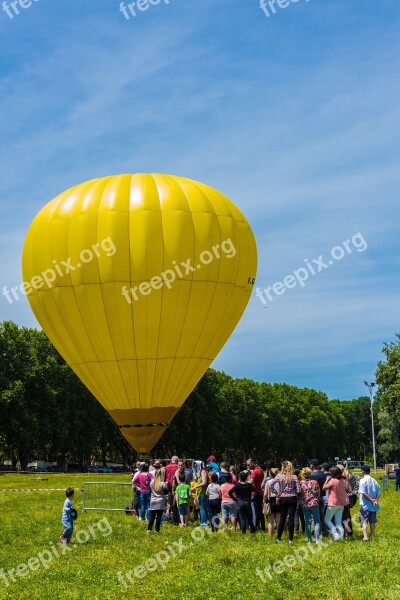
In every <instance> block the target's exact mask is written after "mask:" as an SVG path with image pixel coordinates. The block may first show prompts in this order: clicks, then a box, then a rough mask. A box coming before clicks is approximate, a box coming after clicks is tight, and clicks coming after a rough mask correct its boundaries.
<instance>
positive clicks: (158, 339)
mask: <svg viewBox="0 0 400 600" xmlns="http://www.w3.org/2000/svg"><path fill="white" fill-rule="evenodd" d="M151 178H152V181H153V185H154V187H155V189H156V191H157V200H158V206H159V214H160V221H161V229H163V222H162V208H161V196H160V190H159V188H158V185H157V180H156V176H155V174H151ZM146 259H147V252H146ZM164 261H165V245H164V239H163V244H162V264H163V268H164ZM162 309H163V294H162V293H161V298H160V327H159V329H158V338H157V347H156V353H155V357H154V358H155V367H154V371H153V381H152V389H151V396H152V398H153V394H154V387H155V378H156V373H157V367H158V348H159V345H160V335H161V316H162ZM146 355H147V352H146ZM158 404H160V402H158ZM157 410H158V413H157V419H156V420H157V423H158V422H160V421H161V420H162V418H161V415H160V410H159V407H157Z"/></svg>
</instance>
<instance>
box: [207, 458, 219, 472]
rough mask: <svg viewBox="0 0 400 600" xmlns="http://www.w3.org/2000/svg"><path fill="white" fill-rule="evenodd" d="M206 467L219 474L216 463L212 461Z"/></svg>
mask: <svg viewBox="0 0 400 600" xmlns="http://www.w3.org/2000/svg"><path fill="white" fill-rule="evenodd" d="M207 467H210V468H211V469H212V470H213V471H214V473H219V466H218V465H217V463H216V462H214V461H212V462H210V463H208V465H207Z"/></svg>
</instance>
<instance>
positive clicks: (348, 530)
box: [342, 506, 353, 538]
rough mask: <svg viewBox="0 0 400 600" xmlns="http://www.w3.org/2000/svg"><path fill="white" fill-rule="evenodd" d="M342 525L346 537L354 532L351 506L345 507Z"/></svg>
mask: <svg viewBox="0 0 400 600" xmlns="http://www.w3.org/2000/svg"><path fill="white" fill-rule="evenodd" d="M342 525H343V528H344V536H345V537H346V538H347V537H349V536H350V535H352V534H353V524H352V522H351V514H350V506H345V507H344V509H343V515H342Z"/></svg>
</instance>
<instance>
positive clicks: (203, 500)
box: [192, 460, 210, 527]
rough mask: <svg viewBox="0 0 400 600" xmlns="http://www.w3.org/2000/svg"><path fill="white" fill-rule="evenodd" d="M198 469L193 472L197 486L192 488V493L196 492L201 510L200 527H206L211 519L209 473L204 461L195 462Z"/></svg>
mask: <svg viewBox="0 0 400 600" xmlns="http://www.w3.org/2000/svg"><path fill="white" fill-rule="evenodd" d="M194 464H195V465H196V468H195V469H194V470H193V477H194V480H195V482H196V485H194V486H193V487H192V492H194V491H195V492H196V496H197V498H198V503H199V510H200V525H201V527H206V526H207V523H208V522H209V519H210V507H209V503H208V496H207V494H206V492H207V486H208V473H207V469H206V468H205V466H204V462H203V461H202V460H196V461H194Z"/></svg>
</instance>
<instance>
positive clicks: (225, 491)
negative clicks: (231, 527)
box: [221, 483, 235, 503]
mask: <svg viewBox="0 0 400 600" xmlns="http://www.w3.org/2000/svg"><path fill="white" fill-rule="evenodd" d="M233 487H235V486H234V485H233V483H223V484H222V485H221V493H222V498H221V501H222V502H229V503H232V502H233V500H232V498H231V497H230V496H229V495H228V493H229V490H231V489H232V488H233Z"/></svg>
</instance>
